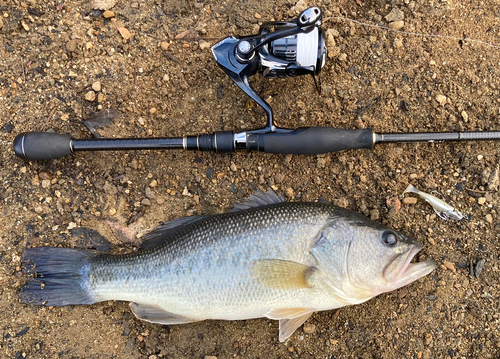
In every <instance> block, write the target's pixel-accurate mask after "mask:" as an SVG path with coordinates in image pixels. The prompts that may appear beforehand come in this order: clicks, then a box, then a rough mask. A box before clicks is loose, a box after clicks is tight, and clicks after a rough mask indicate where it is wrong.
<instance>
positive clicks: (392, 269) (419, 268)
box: [384, 246, 436, 291]
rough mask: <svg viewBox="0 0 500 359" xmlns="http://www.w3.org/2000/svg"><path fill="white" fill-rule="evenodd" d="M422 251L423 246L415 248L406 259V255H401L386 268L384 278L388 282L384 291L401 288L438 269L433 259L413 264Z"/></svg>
mask: <svg viewBox="0 0 500 359" xmlns="http://www.w3.org/2000/svg"><path fill="white" fill-rule="evenodd" d="M421 249H422V247H421V246H414V247H413V248H412V249H410V250H409V251H408V252H407V253H408V254H407V255H406V258H405V255H404V254H401V255H399V256H398V257H396V258H395V259H394V260H393V261H392V262H391V264H389V265H388V266H387V267H386V268H385V270H384V277H385V279H386V280H387V286H386V287H385V288H384V291H391V290H394V289H398V288H401V287H403V286H405V285H407V284H410V283H412V282H414V281H416V280H417V279H420V278H422V277H424V276H426V275H427V274H429V273H430V272H432V271H433V270H434V268H436V263H435V262H434V261H433V260H431V259H429V260H426V261H423V262H416V263H412V262H411V261H412V259H413V258H414V257H415V255H416V254H417V253H418V252H420V250H421ZM398 267H399V268H398Z"/></svg>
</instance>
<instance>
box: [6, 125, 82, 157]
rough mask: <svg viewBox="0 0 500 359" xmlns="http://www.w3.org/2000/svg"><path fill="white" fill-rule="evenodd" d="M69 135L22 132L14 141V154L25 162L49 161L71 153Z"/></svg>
mask: <svg viewBox="0 0 500 359" xmlns="http://www.w3.org/2000/svg"><path fill="white" fill-rule="evenodd" d="M71 142H72V139H71V136H70V135H63V134H60V133H54V132H24V133H20V134H19V135H17V136H16V138H15V139H14V153H15V154H16V156H17V157H19V158H22V159H25V160H30V161H31V160H33V161H39V160H51V159H54V158H59V157H63V156H66V155H69V154H71V153H72V152H73V150H72V144H71Z"/></svg>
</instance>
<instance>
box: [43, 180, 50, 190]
mask: <svg viewBox="0 0 500 359" xmlns="http://www.w3.org/2000/svg"><path fill="white" fill-rule="evenodd" d="M50 185H51V182H50V180H48V179H47V180H43V181H42V188H50Z"/></svg>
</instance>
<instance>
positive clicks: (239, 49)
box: [236, 40, 255, 63]
mask: <svg viewBox="0 0 500 359" xmlns="http://www.w3.org/2000/svg"><path fill="white" fill-rule="evenodd" d="M254 56H255V51H254V47H253V45H252V43H251V42H250V41H248V40H241V41H240V42H238V45H236V59H237V60H238V61H239V62H241V63H247V62H248V61H250V60H252V58H253V57H254Z"/></svg>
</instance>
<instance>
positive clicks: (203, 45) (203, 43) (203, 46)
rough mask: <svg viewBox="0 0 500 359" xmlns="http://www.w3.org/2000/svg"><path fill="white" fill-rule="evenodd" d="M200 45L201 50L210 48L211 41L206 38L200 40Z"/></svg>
mask: <svg viewBox="0 0 500 359" xmlns="http://www.w3.org/2000/svg"><path fill="white" fill-rule="evenodd" d="M198 45H199V46H200V50H207V49H209V48H210V46H211V45H210V43H209V42H208V41H205V40H200V41H199V42H198Z"/></svg>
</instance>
